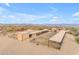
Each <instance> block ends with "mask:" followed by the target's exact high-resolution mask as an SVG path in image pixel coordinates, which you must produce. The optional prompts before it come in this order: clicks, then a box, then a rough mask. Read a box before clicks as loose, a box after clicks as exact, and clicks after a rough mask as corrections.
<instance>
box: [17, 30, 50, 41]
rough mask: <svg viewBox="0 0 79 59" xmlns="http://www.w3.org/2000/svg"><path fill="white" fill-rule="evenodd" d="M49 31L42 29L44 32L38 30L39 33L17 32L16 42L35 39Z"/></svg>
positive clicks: (32, 31)
mask: <svg viewBox="0 0 79 59" xmlns="http://www.w3.org/2000/svg"><path fill="white" fill-rule="evenodd" d="M48 31H49V30H47V29H44V30H39V31H35V30H27V31H23V32H18V33H17V39H18V40H21V41H22V40H26V39H29V38H36V37H37V36H39V35H41V34H43V33H46V32H48Z"/></svg>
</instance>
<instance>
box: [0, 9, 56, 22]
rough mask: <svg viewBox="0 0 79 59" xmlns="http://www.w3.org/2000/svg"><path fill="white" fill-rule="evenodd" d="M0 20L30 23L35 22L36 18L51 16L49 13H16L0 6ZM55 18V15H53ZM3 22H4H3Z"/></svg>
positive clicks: (41, 18) (43, 18) (42, 18)
mask: <svg viewBox="0 0 79 59" xmlns="http://www.w3.org/2000/svg"><path fill="white" fill-rule="evenodd" d="M0 12H2V13H1V14H0V20H3V22H4V20H7V22H8V21H9V22H15V23H21V22H22V23H23V22H24V23H30V22H35V21H36V20H38V21H40V20H45V19H47V18H50V17H52V15H50V14H44V15H36V14H27V13H17V12H12V11H10V10H8V9H5V8H0ZM53 18H54V19H56V18H57V17H53ZM4 23H5V22H4Z"/></svg>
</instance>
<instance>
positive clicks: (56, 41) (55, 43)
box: [48, 30, 66, 49]
mask: <svg viewBox="0 0 79 59" xmlns="http://www.w3.org/2000/svg"><path fill="white" fill-rule="evenodd" d="M65 34H66V31H64V30H61V31H59V32H58V33H57V34H56V35H54V36H52V37H51V38H50V39H49V40H48V46H49V47H54V48H57V49H60V48H61V45H62V42H63V39H64V37H65Z"/></svg>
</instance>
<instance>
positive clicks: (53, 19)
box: [49, 16, 59, 22]
mask: <svg viewBox="0 0 79 59" xmlns="http://www.w3.org/2000/svg"><path fill="white" fill-rule="evenodd" d="M57 21H59V17H57V16H54V17H52V18H51V19H50V20H49V22H57Z"/></svg>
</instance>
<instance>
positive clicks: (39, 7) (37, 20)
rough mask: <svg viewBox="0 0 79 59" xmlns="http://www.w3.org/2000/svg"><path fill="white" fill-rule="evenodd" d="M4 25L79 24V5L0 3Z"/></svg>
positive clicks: (1, 21)
mask: <svg viewBox="0 0 79 59" xmlns="http://www.w3.org/2000/svg"><path fill="white" fill-rule="evenodd" d="M0 23H2V24H79V3H0Z"/></svg>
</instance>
